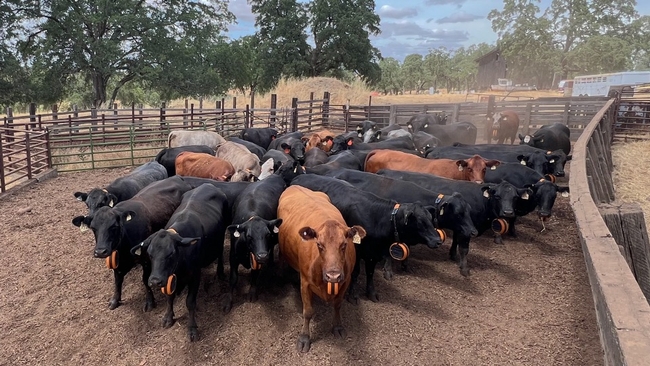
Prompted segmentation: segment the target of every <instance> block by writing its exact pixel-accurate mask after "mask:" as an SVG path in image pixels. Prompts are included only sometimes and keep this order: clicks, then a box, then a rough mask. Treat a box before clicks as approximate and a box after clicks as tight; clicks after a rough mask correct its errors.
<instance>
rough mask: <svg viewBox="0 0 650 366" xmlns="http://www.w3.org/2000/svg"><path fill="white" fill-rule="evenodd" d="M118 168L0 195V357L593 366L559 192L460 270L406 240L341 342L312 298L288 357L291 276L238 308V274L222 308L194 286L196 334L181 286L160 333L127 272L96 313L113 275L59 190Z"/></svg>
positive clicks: (296, 304) (592, 338) (295, 296)
mask: <svg viewBox="0 0 650 366" xmlns="http://www.w3.org/2000/svg"><path fill="white" fill-rule="evenodd" d="M127 171H128V170H126V169H116V170H100V171H94V172H85V173H68V174H64V175H61V176H59V177H58V178H55V179H53V180H50V181H47V182H44V183H40V184H37V185H35V186H33V187H30V188H28V189H26V190H24V191H23V192H20V193H18V194H16V195H13V196H9V197H6V198H5V199H3V200H2V201H0V220H1V222H2V230H0V243H2V244H1V246H0V279H1V281H2V287H1V289H2V290H1V291H0V334H2V337H0V365H100V364H104V365H105V364H110V365H184V364H185V365H243V364H252V365H350V364H356V365H379V364H382V365H545V366H546V365H580V366H583V365H602V364H603V362H602V350H601V347H600V342H599V339H598V329H597V325H596V317H595V313H594V305H593V300H592V297H591V292H590V289H589V284H588V279H587V275H586V272H585V265H584V260H583V255H582V251H581V249H580V243H579V240H578V235H577V229H576V226H575V223H574V222H573V214H572V212H571V210H570V207H569V202H568V199H566V198H561V197H558V199H557V201H556V205H555V210H554V217H553V218H552V219H551V220H550V221H549V223H548V225H547V230H546V231H545V232H544V233H539V232H538V231H539V230H540V229H541V226H540V224H539V222H538V221H535V220H534V218H533V217H525V218H523V219H522V220H521V223H520V225H519V233H520V237H519V240H512V239H509V240H506V241H505V244H504V245H497V244H494V243H493V242H492V240H491V237H490V236H489V235H488V234H487V233H486V234H484V235H483V236H482V237H480V238H478V239H476V240H475V241H473V245H472V247H471V251H470V255H469V259H468V261H469V265H470V267H471V269H472V275H471V276H470V277H469V278H463V277H462V276H461V275H460V273H459V271H458V268H457V266H456V265H455V264H454V263H453V262H450V261H449V260H448V255H447V252H448V249H449V242H447V243H446V244H445V245H443V246H442V247H441V248H440V249H436V250H430V249H428V248H426V247H416V248H414V250H413V251H412V254H411V255H412V257H411V263H410V265H411V272H409V273H404V272H402V271H401V270H397V272H396V276H395V278H394V279H393V280H392V281H386V280H385V279H384V278H383V276H382V271H381V270H378V271H377V275H376V277H375V278H376V284H377V290H378V292H379V296H380V302H378V303H373V302H370V301H369V300H367V299H366V298H363V299H362V301H361V303H360V304H359V305H358V306H354V305H351V304H349V303H347V302H346V303H344V305H343V309H342V314H343V321H344V324H345V326H346V328H347V331H348V337H347V339H345V340H339V339H336V338H334V336H333V335H332V334H331V333H330V327H331V318H332V311H331V309H330V308H328V307H326V306H325V305H324V304H322V303H319V302H317V306H316V316H315V317H314V320H313V321H312V339H313V343H312V349H311V351H310V352H309V353H308V354H304V355H301V354H298V353H297V352H296V350H295V348H294V347H295V341H296V337H297V335H298V333H299V331H300V327H301V325H302V318H301V311H302V308H301V302H300V294H299V291H298V283H297V282H295V279H291V278H289V279H288V280H279V279H277V278H275V277H272V276H268V277H266V284H265V285H264V286H263V287H262V289H261V293H260V298H259V300H258V302H256V303H249V302H247V301H246V300H245V294H246V292H247V287H248V279H249V277H248V271H246V270H243V269H242V270H240V272H241V273H242V276H241V277H240V281H239V283H240V286H239V294H238V296H236V298H235V306H234V308H233V310H232V311H231V312H230V313H229V314H227V315H224V314H223V313H222V311H221V309H220V306H219V305H220V296H221V294H223V293H224V291H225V290H226V287H227V284H226V283H225V282H220V283H219V284H217V285H213V286H211V287H210V288H209V289H208V292H207V293H206V292H204V291H203V290H201V292H200V293H199V298H198V307H199V308H198V314H197V321H198V325H199V334H200V337H201V339H200V340H199V341H198V342H196V343H190V342H189V340H188V337H187V331H186V324H187V310H186V308H185V301H184V297H185V294H184V293H183V294H182V295H181V296H180V299H178V300H177V301H176V306H175V313H176V318H177V321H176V324H174V326H173V327H172V328H170V329H163V328H162V326H161V324H162V316H163V313H164V311H165V303H164V299H163V295H162V294H161V293H160V292H157V293H156V299H157V302H158V307H157V308H155V309H154V310H153V311H152V312H150V313H143V312H142V306H143V304H144V291H143V286H142V284H141V280H140V277H141V273H142V272H141V270H140V268H136V269H134V270H133V271H132V272H131V273H130V274H129V275H128V276H127V278H126V281H125V286H124V292H123V305H122V306H120V307H119V308H117V309H116V310H113V311H111V310H108V300H109V298H110V296H111V293H112V289H113V276H112V273H111V271H109V270H107V269H106V268H105V267H104V262H103V261H102V260H98V259H94V258H93V257H92V249H93V237H92V234H91V233H90V232H85V233H82V232H80V231H79V229H78V228H76V227H74V226H73V225H72V224H71V219H72V218H73V217H74V216H76V215H78V214H83V213H85V212H86V211H85V206H84V205H83V204H82V203H80V202H77V201H75V200H74V198H73V196H72V193H73V192H75V191H78V190H87V189H90V188H92V187H95V186H101V185H104V184H107V183H109V182H110V181H111V180H113V179H115V178H116V177H117V176H119V175H121V174H124V173H126V172H127ZM565 183H566V182H565ZM27 208H31V211H29V212H24V211H25V210H26V209H27ZM214 270H215V269H214V267H210V268H208V269H207V270H206V271H205V272H204V276H203V278H204V279H211V278H212V276H213V274H214ZM226 270H227V269H226ZM226 273H227V272H226ZM296 278H297V277H296ZM360 280H361V281H365V278H364V277H363V275H362V276H361V278H360Z"/></svg>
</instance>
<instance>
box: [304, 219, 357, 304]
mask: <svg viewBox="0 0 650 366" xmlns="http://www.w3.org/2000/svg"><path fill="white" fill-rule="evenodd" d="M298 235H300V237H301V238H302V240H303V241H305V242H307V243H305V245H315V246H316V247H317V248H318V255H319V257H320V260H321V263H322V269H323V273H322V276H323V281H325V282H329V283H340V282H342V281H343V280H344V279H345V278H346V275H347V276H349V275H350V274H349V273H345V265H346V252H347V251H348V250H355V248H354V242H357V241H359V242H360V240H361V239H363V238H364V237H365V236H366V230H364V228H362V227H361V226H358V225H354V226H352V227H347V226H344V225H342V224H341V223H339V222H337V221H335V220H327V221H325V222H324V223H323V224H322V225H320V226H319V227H317V228H311V227H309V226H306V227H303V228H301V229H300V230H298ZM337 292H338V291H337Z"/></svg>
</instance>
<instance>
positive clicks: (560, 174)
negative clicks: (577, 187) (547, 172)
mask: <svg viewBox="0 0 650 366" xmlns="http://www.w3.org/2000/svg"><path fill="white" fill-rule="evenodd" d="M555 176H556V177H564V171H561V172H556V173H555Z"/></svg>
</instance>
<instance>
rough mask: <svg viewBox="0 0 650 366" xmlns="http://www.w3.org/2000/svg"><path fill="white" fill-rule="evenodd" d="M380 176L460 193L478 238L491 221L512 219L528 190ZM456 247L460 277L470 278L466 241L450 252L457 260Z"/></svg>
mask: <svg viewBox="0 0 650 366" xmlns="http://www.w3.org/2000/svg"><path fill="white" fill-rule="evenodd" d="M377 174H378V175H380V176H385V177H390V178H393V179H399V180H403V181H406V182H412V183H415V184H417V185H419V186H420V187H422V188H425V189H428V190H431V191H434V192H440V193H442V194H453V193H455V192H457V193H460V195H461V196H462V197H463V199H464V200H465V201H466V202H467V203H468V204H469V207H470V209H469V216H470V217H471V221H472V223H473V224H474V226H475V227H476V230H478V235H481V234H483V233H484V232H485V231H486V230H487V229H489V228H490V227H491V224H492V220H494V219H497V218H502V217H514V216H515V210H514V206H515V204H516V200H518V199H519V198H520V197H521V196H522V195H524V196H525V194H530V191H529V190H528V189H517V188H516V187H514V186H513V185H512V184H510V183H508V182H502V183H499V184H476V183H474V182H465V181H458V180H453V179H447V178H442V177H438V176H435V175H431V174H423V173H412V172H404V171H395V170H388V169H382V170H380V171H378V172H377ZM495 235H496V236H495V242H497V243H503V241H502V238H501V235H499V234H496V233H495ZM457 247H459V248H460V250H459V251H460V268H461V273H462V274H463V275H465V276H467V275H469V268H467V254H468V253H469V237H466V236H463V237H460V238H458V240H456V235H455V232H454V241H453V243H452V245H451V248H450V249H449V257H450V258H451V259H455V258H456V251H457Z"/></svg>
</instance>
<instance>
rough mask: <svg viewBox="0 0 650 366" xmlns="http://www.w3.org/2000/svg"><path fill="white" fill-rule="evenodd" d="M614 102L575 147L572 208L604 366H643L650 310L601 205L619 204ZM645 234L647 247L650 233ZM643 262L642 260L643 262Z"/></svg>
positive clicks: (649, 337) (649, 332)
mask: <svg viewBox="0 0 650 366" xmlns="http://www.w3.org/2000/svg"><path fill="white" fill-rule="evenodd" d="M614 102H615V101H614V99H612V100H610V101H608V102H607V103H606V104H605V106H604V107H603V108H602V109H601V110H600V111H599V112H598V113H597V114H596V115H595V116H594V117H593V118H592V120H591V122H590V123H589V124H588V125H587V127H586V128H585V130H584V132H583V134H582V135H581V136H580V138H579V139H578V141H576V143H575V145H574V147H573V159H572V161H571V176H570V179H569V187H570V189H571V207H572V209H573V212H574V214H575V217H576V223H577V226H578V229H579V233H580V240H581V243H582V250H583V253H584V257H585V264H586V267H587V273H588V275H589V282H590V284H591V290H592V294H593V298H594V305H595V309H596V316H597V320H598V326H599V330H600V340H601V344H602V346H603V350H604V358H605V364H606V365H612V366H614V365H639V366H641V365H647V364H648V355H649V354H650V306H649V305H648V301H647V299H646V297H645V296H644V293H643V292H642V291H641V288H640V286H639V283H642V281H641V282H639V283H637V279H636V278H635V274H636V275H637V277H638V275H639V274H638V273H633V272H632V271H631V270H630V265H629V264H628V262H626V258H625V257H624V256H623V255H622V254H621V249H619V245H617V242H616V240H615V237H614V236H613V235H612V231H610V229H609V228H608V226H607V225H606V222H605V221H604V220H603V217H602V216H601V212H600V211H599V207H598V206H597V202H602V203H605V204H608V203H610V202H612V201H613V199H614V194H613V190H610V187H611V169H612V160H611V141H612V126H613V124H614V122H615V118H616V109H615V107H614ZM617 219H618V222H619V224H620V223H621V222H623V221H626V220H622V219H621V217H620V216H619V215H618V214H617ZM609 221H615V220H609ZM641 223H643V220H641ZM610 225H611V223H610ZM639 225H641V224H639ZM644 226H645V225H644ZM643 229H645V228H643ZM622 231H623V230H620V232H622ZM640 231H641V230H638V232H640ZM643 232H644V233H645V240H646V241H647V232H646V231H645V230H643ZM637 238H643V235H642V234H639V237H637ZM619 240H621V239H619ZM621 241H622V240H621ZM619 244H621V245H623V243H622V242H619ZM642 257H643V256H641V255H639V256H638V258H639V260H641V258H642ZM640 267H643V266H640Z"/></svg>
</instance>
